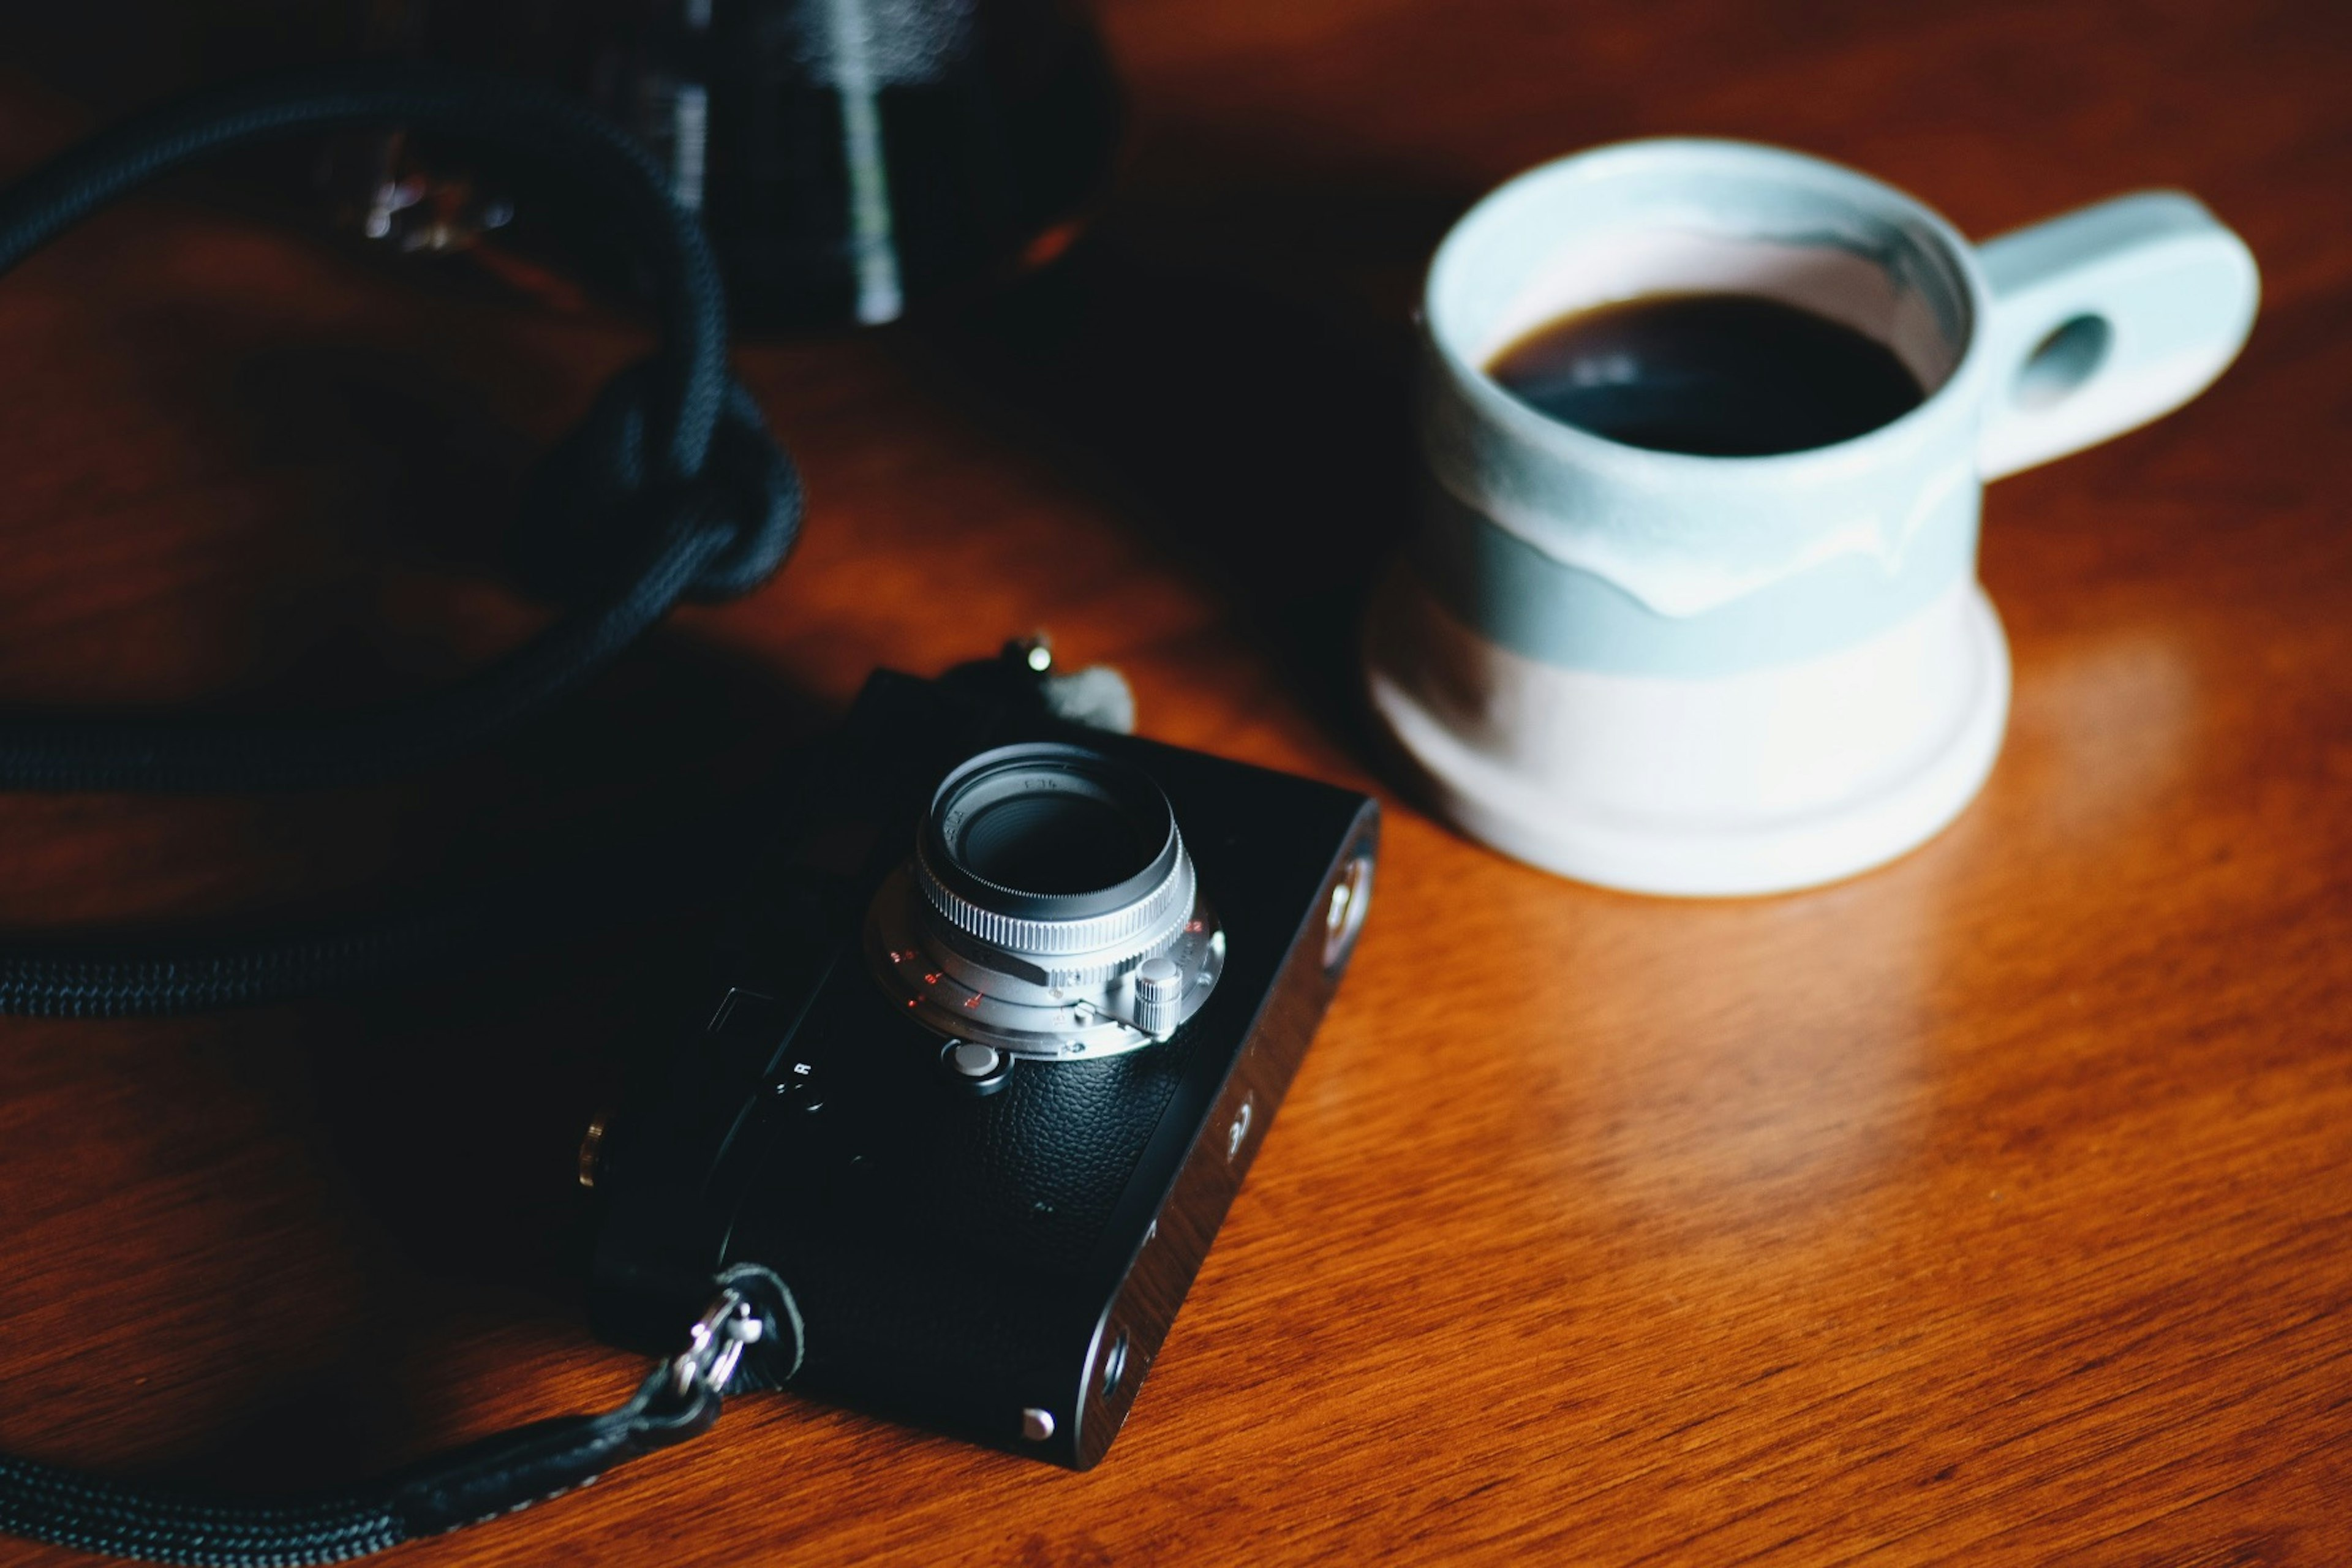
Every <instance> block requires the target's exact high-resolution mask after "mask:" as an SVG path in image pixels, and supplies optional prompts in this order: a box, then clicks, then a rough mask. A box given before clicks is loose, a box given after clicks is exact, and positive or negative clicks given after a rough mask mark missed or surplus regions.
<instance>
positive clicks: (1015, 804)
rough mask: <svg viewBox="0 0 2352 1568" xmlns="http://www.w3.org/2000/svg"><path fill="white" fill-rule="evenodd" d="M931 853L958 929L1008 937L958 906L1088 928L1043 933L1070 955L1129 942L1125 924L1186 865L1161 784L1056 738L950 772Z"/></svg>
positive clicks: (934, 816) (935, 808) (939, 800)
mask: <svg viewBox="0 0 2352 1568" xmlns="http://www.w3.org/2000/svg"><path fill="white" fill-rule="evenodd" d="M923 850H924V853H923V856H922V862H923V867H924V868H925V870H927V871H928V872H929V879H928V880H929V881H930V882H932V883H933V884H935V886H936V888H937V889H938V892H944V893H946V894H948V895H950V898H946V899H942V898H940V897H939V896H938V892H934V896H933V898H932V902H933V903H934V904H935V905H936V906H938V907H939V909H940V912H941V913H942V914H945V915H946V916H947V917H948V918H949V919H950V921H953V922H954V923H955V924H957V925H959V926H964V927H965V928H966V929H967V930H969V931H971V934H972V935H974V936H979V937H982V938H983V939H985V940H992V941H993V940H998V938H997V937H995V936H992V935H991V934H990V932H991V931H992V929H994V928H992V927H990V926H988V925H987V924H986V923H985V922H982V924H981V925H971V924H967V922H966V921H964V920H962V919H960V918H958V917H959V914H960V913H961V911H960V910H958V909H957V908H956V907H955V905H956V904H958V903H961V904H968V905H970V906H971V910H973V911H974V912H976V913H980V914H986V915H994V916H997V917H1000V918H1001V920H1003V921H1016V922H1021V923H1023V924H1029V923H1035V922H1052V923H1054V924H1055V925H1061V924H1063V923H1064V922H1077V923H1076V926H1074V927H1073V929H1070V930H1067V931H1057V932H1053V933H1034V934H1038V935H1045V936H1047V939H1048V941H1049V942H1050V944H1051V949H1052V950H1053V951H1061V952H1071V951H1076V948H1075V947H1073V946H1072V945H1070V944H1071V943H1072V942H1076V943H1077V944H1079V945H1083V946H1086V947H1097V946H1101V945H1104V944H1105V943H1107V942H1117V941H1118V940H1120V938H1121V936H1122V935H1123V934H1126V933H1125V931H1123V930H1122V929H1120V928H1122V927H1124V926H1125V925H1126V924H1127V922H1124V921H1119V920H1118V919H1116V918H1115V917H1118V916H1119V915H1121V914H1122V913H1126V912H1130V911H1133V910H1135V906H1136V905H1137V904H1138V902H1139V900H1143V901H1151V900H1152V895H1153V894H1154V893H1155V892H1157V891H1160V889H1162V888H1163V887H1165V886H1166V885H1167V884H1169V883H1170V882H1171V879H1172V878H1174V877H1175V876H1176V873H1178V872H1179V871H1180V870H1182V869H1185V868H1184V867H1183V866H1182V864H1181V862H1182V860H1183V847H1182V845H1181V842H1180V841H1179V839H1178V837H1177V834H1176V816H1175V814H1174V813H1173V812H1172V811H1171V810H1170V809H1169V806H1168V797H1167V796H1166V795H1162V794H1160V786H1159V785H1158V784H1153V783H1152V782H1151V781H1150V779H1149V778H1146V777H1145V776H1144V775H1143V773H1141V772H1139V770H1137V769H1135V768H1132V767H1129V766H1128V765H1126V764H1124V763H1118V762H1115V761H1113V760H1112V759H1111V758H1109V757H1106V756H1104V755H1103V754H1101V753H1100V752H1090V751H1087V749H1086V748H1085V747H1083V746H1068V745H1061V744H1057V743H1055V742H1032V743H1030V744H1028V745H1022V746H1003V747H1000V748H999V749H997V750H996V751H992V752H982V753H981V754H980V755H979V756H977V757H974V758H972V759H971V761H970V762H968V763H964V765H963V766H961V767H960V768H958V769H957V770H956V771H955V772H954V773H950V774H949V775H948V778H947V782H946V783H944V784H941V785H940V788H939V793H938V794H937V795H933V796H932V797H931V812H930V816H929V820H928V822H927V823H926V824H925V826H924V844H923ZM1188 880H1189V879H1188ZM925 890H926V891H932V889H929V888H927V889H925ZM1167 890H1168V891H1170V892H1171V893H1172V892H1173V891H1174V890H1175V889H1173V888H1172V887H1171V888H1168V889H1167ZM1184 892H1185V897H1186V900H1187V901H1188V902H1189V900H1190V898H1191V889H1189V888H1187V889H1184ZM1106 917H1111V923H1110V924H1109V925H1108V926H1103V927H1100V928H1099V929H1098V928H1097V923H1096V922H1097V921H1102V920H1103V919H1105V918H1106ZM1009 945H1013V946H1021V945H1023V943H1022V942H1020V941H1017V940H1016V941H1013V942H1010V943H1009Z"/></svg>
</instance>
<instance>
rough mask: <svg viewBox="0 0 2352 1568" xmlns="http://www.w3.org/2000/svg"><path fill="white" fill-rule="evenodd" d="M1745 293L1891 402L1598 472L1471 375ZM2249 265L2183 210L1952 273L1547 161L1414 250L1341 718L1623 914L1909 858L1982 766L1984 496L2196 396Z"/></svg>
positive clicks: (1998, 697) (1850, 181)
mask: <svg viewBox="0 0 2352 1568" xmlns="http://www.w3.org/2000/svg"><path fill="white" fill-rule="evenodd" d="M1674 292H1736V293H1746V294H1757V295H1763V296H1767V297H1769V298H1774V299H1778V300H1784V301H1786V302H1788V303H1790V304H1795V305H1799V306H1801V307H1803V308H1804V309H1806V310H1811V311H1813V312H1815V313H1817V314H1819V315H1822V316H1826V317H1828V318H1830V319H1832V320H1833V321H1839V322H1842V323H1843V324H1845V325H1847V326H1850V327H1853V328H1855V329H1858V330H1859V331H1864V332H1866V333H1868V334H1869V335H1870V336H1872V337H1874V338H1875V339H1877V340H1878V341H1880V342H1884V343H1885V344H1886V345H1887V346H1888V347H1889V348H1890V349H1892V350H1893V351H1894V353H1895V355H1896V356H1897V357H1898V358H1899V359H1901V360H1902V361H1903V362H1904V363H1905V364H1906V366H1907V367H1908V368H1909V370H1910V371H1911V372H1912V374H1914V375H1916V377H1917V378H1918V380H1919V383H1920V384H1921V386H1922V387H1923V388H1924V389H1925V391H1926V397H1925V399H1924V401H1922V402H1921V403H1920V404H1919V405H1918V406H1917V407H1916V408H1914V409H1912V410H1911V411H1909V412H1908V413H1906V414H1904V415H1903V416H1900V417H1898V418H1896V419H1895V420H1893V421H1892V422H1890V423H1888V424H1886V425H1884V426H1880V427H1879V428H1877V429H1875V430H1873V431H1870V432H1868V433H1867V434H1865V435H1862V436H1859V437H1854V438H1853V439H1851V440H1845V441H1840V442H1837V443H1835V444H1833V445H1831V446H1827V447H1815V448H1811V449H1810V450H1804V451H1795V452H1787V453H1780V454H1775V455H1772V456H1768V457H1740V458H1718V457H1699V456H1693V455H1688V454H1684V453H1679V452H1670V451H1655V450H1651V449H1648V448H1643V447H1631V446H1625V445H1622V444H1620V443H1618V442H1615V441H1612V440H1610V439H1608V438H1606V437H1601V436H1597V435H1593V434H1591V433H1590V432H1588V431H1585V430H1582V429H1579V428H1577V427H1576V426H1570V425H1567V424H1563V423H1561V422H1559V421H1558V420H1555V419H1553V418H1551V417H1549V416H1546V415H1544V414H1542V413H1539V412H1538V411H1537V410H1536V409H1535V408H1533V407H1531V406H1529V405H1528V404H1526V403H1524V402H1521V401H1520V400H1519V399H1518V398H1517V397H1515V396H1513V395H1511V394H1510V393H1508V392H1507V391H1506V390H1504V388H1503V387H1502V386H1500V385H1499V384H1496V382H1495V381H1494V380H1493V379H1492V378H1491V377H1490V376H1489V375H1488V374H1486V371H1485V370H1484V369H1483V368H1481V367H1482V366H1483V365H1485V364H1486V363H1487V362H1488V361H1489V359H1490V358H1491V357H1492V356H1493V355H1494V354H1495V353H1496V352H1497V351H1498V350H1500V349H1502V348H1503V347H1504V346H1506V345H1507V344H1509V343H1511V342H1513V341H1515V340H1516V339H1518V338H1520V337H1521V336H1523V335H1524V334H1526V333H1527V332H1528V331H1530V330H1531V329H1533V328H1535V327H1537V326H1539V325H1541V324H1542V323H1544V322H1546V321H1551V320H1554V319H1556V318H1558V317H1559V316H1561V315H1564V314H1566V313H1568V312H1570V311H1572V310H1579V309H1581V308H1585V307H1589V306H1592V305H1596V304H1601V303H1604V302H1607V301H1611V300H1622V299H1627V298H1632V297H1634V296H1638V295H1643V294H1653V293H1674ZM2256 294H2257V281H2256V275H2255V270H2254V263H2253V258H2252V256H2251V255H2250V254H2249V253H2248V251H2247V249H2246V247H2245V246H2244V244H2243V243H2242V242H2241V241H2240V240H2239V239H2238V237H2236V236H2235V235H2233V234H2231V232H2230V231H2229V230H2228V229H2227V228H2224V227H2223V226H2221V224H2220V223H2219V222H2218V221H2216V220H2215V219H2214V217H2213V216H2212V215H2211V214H2210V213H2209V212H2207V211H2206V210H2205V209H2204V208H2203V207H2202V206H2200V205H2198V203H2197V202H2196V201H2194V200H2193V199H2191V198H2190V197H2189V196H2187V195H2180V194H2179V193H2175V192H2148V193H2143V194H2139V195H2127V196H2123V197H2119V198H2117V199H2116V200H2113V201H2109V202H2105V203H2102V204H2100V205H2095V206H2091V207H2085V208H2084V209H2082V210H2080V211H2077V212H2074V213H2070V214H2067V215H2066V216H2063V217H2058V218H2054V219H2052V220H2051V221H2049V222H2047V223H2043V224H2041V225H2038V226H2034V227H2032V228H2028V229H2024V230H2022V231H2020V232H2018V233H2015V234H2011V235H2008V236H2005V237H2001V238H2000V239H1996V240H1993V241H1990V243H1988V244H1986V245H1984V246H1982V247H1973V246H1971V245H1969V242H1968V241H1967V240H1965V239H1963V238H1962V237H1960V235H1959V234H1958V232H1957V231H1956V230H1955V229H1954V228H1953V227H1952V226H1951V225H1950V224H1949V223H1948V222H1946V221H1945V220H1944V219H1943V218H1942V217H1941V216H1937V214H1936V213H1935V212H1933V211H1931V210H1930V209H1929V208H1927V207H1926V206H1924V205H1921V204H1920V203H1918V202H1916V201H1915V200H1913V199H1912V198H1911V197H1909V196H1907V195H1904V194H1903V193H1902V192H1900V191H1897V190H1895V189H1894V188H1892V187H1891V186H1888V185H1885V184H1881V183H1879V182H1878V181H1876V180H1873V179H1870V178H1868V177H1867V176H1865V175H1863V174H1856V173H1854V172H1853V171H1852V170H1849V169H1845V168H1842V167H1840V166H1838V165H1836V164H1833V163H1824V162H1822V161H1821V160H1819V159H1815V158H1810V157H1806V156H1803V155H1801V154H1800V153H1790V152H1784V151H1780V150H1779V149H1776V148H1770V147H1762V146H1755V145H1750V144H1747V143H1742V142H1709V141H1681V140H1675V141H1649V142H1627V143H1623V144H1621V145H1617V146H1612V147H1604V148H1601V149H1600V150H1598V151H1595V152H1591V153H1582V154H1580V155H1578V156H1575V157H1570V158H1566V159H1563V160H1561V161H1559V162H1558V163H1549V164H1546V165H1544V166H1542V167H1540V168H1538V169H1535V170H1533V171H1531V172H1529V173H1528V174H1522V175H1520V176H1519V177H1518V178H1517V179H1515V180H1513V181H1511V182H1510V183H1509V184H1505V185H1503V186H1502V187H1501V188H1500V189H1498V190H1496V191H1495V192H1494V193H1493V194H1491V195H1488V196H1487V197H1486V199H1485V200H1483V201H1481V202H1480V203H1479V204H1478V205H1476V206H1475V207H1474V208H1473V209H1472V210H1471V211H1470V213H1469V214H1468V215H1467V216H1465V217H1464V218H1463V219H1462V221H1461V222H1460V223H1459V224H1457V225H1456V226H1454V230H1453V231H1452V233H1451V234H1449V235H1448V236H1447V237H1446V238H1445V240H1444V243H1443V244H1442V245H1441V246H1440V247H1439V248H1438V251H1437V255H1436V258H1435V259H1434V260H1433V262H1432V264H1431V266H1430V270H1429V279H1428V285H1427V289H1426V293H1425V295H1424V298H1423V313H1422V331H1423V375H1422V388H1421V406H1420V411H1419V416H1418V417H1419V431H1420V440H1421V447H1422V455H1423V460H1424V465H1425V470H1426V477H1427V483H1426V484H1425V486H1424V489H1425V492H1426V493H1425V499H1424V503H1423V510H1422V516H1421V521H1420V526H1419V527H1418V529H1417V531H1416V534H1415V537H1414V538H1413V540H1412V543H1411V544H1410V545H1409V546H1408V548H1407V549H1406V551H1405V552H1404V553H1403V555H1402V558H1401V560H1400V562H1399V563H1398V565H1397V567H1396V569H1395V570H1393V571H1392V572H1391V574H1389V576H1388V578H1387V579H1386V581H1385V582H1384V584H1383V585H1382V586H1381V589H1380V591H1379V592H1378V593H1377V594H1376V595H1375V596H1374V599H1373V602H1372V604H1371V605H1370V611H1369V613H1368V616H1367V618H1366V624H1365V644H1364V654H1365V661H1366V674H1367V679H1368V686H1369V692H1370V699H1371V702H1372V706H1373V709H1374V711H1375V713H1376V714H1377V715H1378V717H1379V718H1380V720H1381V722H1382V724H1383V725H1384V726H1385V728H1386V729H1387V731H1388V732H1389V735H1390V737H1391V739H1392V740H1393V741H1394V742H1395V743H1396V745H1397V747H1398V748H1399V750H1400V751H1401V752H1402V755H1403V758H1404V760H1405V761H1406V763H1408V765H1409V766H1410V767H1411V768H1412V771H1413V772H1414V773H1417V774H1418V775H1419V783H1420V784H1422V785H1423V789H1424V793H1425V794H1426V795H1428V796H1429V797H1430V798H1431V799H1432V801H1433V804H1434V805H1437V807H1438V808H1439V809H1440V810H1441V811H1442V812H1444V814H1445V815H1447V816H1450V817H1451V818H1452V819H1453V820H1454V822H1456V823H1457V824H1458V825H1460V826H1462V827H1464V828H1465V830H1467V831H1468V832H1470V833H1471V834H1472V835H1474V836H1475V837H1479V838H1483V839H1485V840H1486V841H1487V842H1489V843H1491V844H1493V845H1495V846H1496V847H1498V848H1501V849H1503V850H1505V851H1507V853H1510V854H1512V855H1516V856H1517V857H1519V858H1522V859H1525V860H1528V861H1532V862H1533V863H1535V864H1536V865H1538V866H1541V867H1544V868H1548V869H1550V870H1554V871H1559V872H1561V873H1564V874H1566V875H1568V876H1571V877H1576V878H1580V879H1584V880H1587V881H1592V882H1599V883H1603V884H1606V885H1609V886H1612V887H1618V888H1625V889H1633V890H1637V891H1642V892H1653V893H1677V894H1720V893H1758V892H1769V891H1774V890H1777V889H1788V888H1795V887H1801V886H1805V885H1808V884H1811V883H1816V882H1823V881H1828V880H1832V879H1835V878H1839V877H1843V876H1846V875H1849V874H1851V873H1853V872H1855V871H1860V870H1862V869H1864V868H1867V867H1870V866H1874V865H1876V864H1878V863H1879V862H1881V861H1884V860H1886V859H1888V858H1892V857H1894V856H1895V855H1898V854H1900V853H1902V852H1903V851H1904V850H1906V849H1908V848H1910V847H1913V846H1914V845H1916V844H1918V843H1919V842H1921V841H1922V840H1924V839H1926V838H1927V837H1929V836H1931V835H1933V834H1934V833H1935V832H1936V831H1937V829H1939V828H1940V827H1942V826H1944V825H1945V824H1946V823H1947V822H1948V821H1950V820H1951V818H1952V817H1953V816H1956V815H1957V814H1958V812H1959V810H1960V808H1961V807H1962V806H1964V805H1967V804H1968V802H1969V798H1970V797H1971V796H1973V795H1975V794H1976V792H1977V789H1978V787H1979V785H1980V784H1982V783H1983V782H1984V778H1985V775H1986V774H1987V773H1989V772H1990V769H1991V766H1992V762H1993V757H1994V755H1995V753H1996V752H1999V750H2000V740H2001V733H2002V730H2003V727H2004V724H2005V722H2006V720H2007V717H2008V708H2009V654H2008V648H2007V645H2006V643H2005V642H2004V640H2003V638H2002V636H2001V630H2000V622H1999V620H1998V619H1997V618H1996V617H1995V616H1994V615H1993V611H1992V607H1991V605H1990V603H1989V602H1988V601H1987V600H1986V598H1985V596H1984V594H1983V591H1982V590H1981V589H1980V588H1979V586H1978V585H1977V581H1976V546H1977V517H1978V503H1979V495H1980V491H1981V489H1982V484H1983V481H1984V480H1986V479H1998V478H2000V476H2001V475H2003V474H2008V473H2013V472H2015V471H2016V470H2018V469H2020V468H2029V467H2031V466H2032V465H2033V464H2036V463H2040V462H2044V461H2046V460H2048V459H2049V458H2056V457H2060V456H2063V455H2064V454H2065V453H2068V452H2072V451H2075V450H2077V449H2079V448H2081V447H2087V446H2089V445H2091V444H2093V443H2094V442H2097V441H2102V440H2105V438H2106V437H2110V436H2113V435H2116V434H2117V433H2118V432H2120V431H2123V430H2126V429H2129V428H2131V427H2132V426H2136V425H2139V424H2141V423H2144V422H2145V421H2147V420H2149V419H2153V418H2155V417H2156V416H2158V415H2160V414H2164V413H2166V412H2168V411H2169V410H2171V409H2173V408H2176V407H2178V406H2179V405H2181V404H2182V403H2185V402H2187V401H2188V400H2189V398H2191V397H2193V396H2195V395H2197V394H2198V393H2199V392H2200V391H2201V390H2202V389H2203V388H2204V387H2205V386H2206V384H2208V383H2210V381H2211V380H2212V379H2213V378H2214V377H2215V376H2216V375H2218V374H2221V370H2222V368H2223V367H2224V366H2225V365H2227V364H2228V363H2230V361H2231V358H2233V357H2234V356H2235V355H2236V353H2237V352H2238V349H2239V346H2240V345H2241V344H2242V342H2244V341H2245V337H2246V333H2247V331H2248V330H2249V328H2250V327H2251V325H2252V320H2253V313H2254V304H2255V299H2256Z"/></svg>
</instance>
